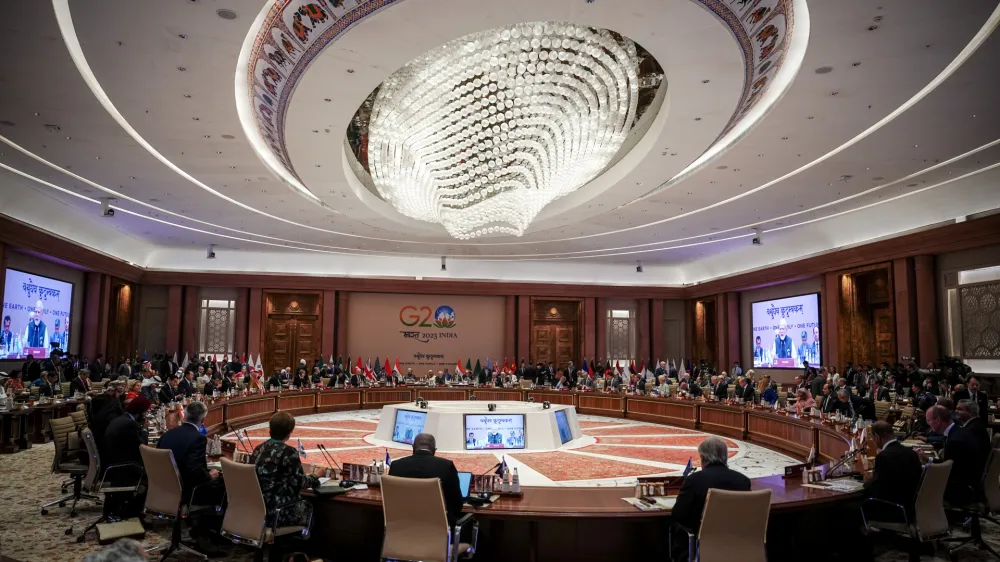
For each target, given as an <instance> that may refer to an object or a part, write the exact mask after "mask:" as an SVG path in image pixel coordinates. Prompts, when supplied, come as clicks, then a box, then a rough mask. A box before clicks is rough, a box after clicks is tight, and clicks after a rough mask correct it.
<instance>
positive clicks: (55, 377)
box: [38, 371, 62, 398]
mask: <svg viewBox="0 0 1000 562" xmlns="http://www.w3.org/2000/svg"><path fill="white" fill-rule="evenodd" d="M60 392H62V389H61V388H59V374H58V373H50V372H48V371H46V372H44V373H42V384H41V385H39V387H38V395H39V396H46V397H48V398H52V397H54V396H55V395H56V394H59V393H60Z"/></svg>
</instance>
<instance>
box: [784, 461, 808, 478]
mask: <svg viewBox="0 0 1000 562" xmlns="http://www.w3.org/2000/svg"><path fill="white" fill-rule="evenodd" d="M808 469H809V463H802V464H793V465H790V466H786V467H785V475H784V476H782V478H786V479H787V478H801V477H802V473H803V472H804V471H806V470H808Z"/></svg>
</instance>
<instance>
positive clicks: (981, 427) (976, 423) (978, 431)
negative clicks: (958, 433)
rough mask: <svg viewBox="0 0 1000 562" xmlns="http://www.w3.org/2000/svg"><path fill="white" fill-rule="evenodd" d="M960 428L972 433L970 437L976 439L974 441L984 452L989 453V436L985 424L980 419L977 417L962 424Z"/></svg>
mask: <svg viewBox="0 0 1000 562" xmlns="http://www.w3.org/2000/svg"><path fill="white" fill-rule="evenodd" d="M962 427H963V428H964V429H965V430H967V431H969V432H971V433H972V436H973V437H975V438H976V441H977V442H979V446H980V447H982V449H983V450H984V451H987V452H989V449H990V434H989V432H987V431H986V422H984V421H983V419H982V418H980V417H978V416H977V417H974V418H972V419H970V420H968V421H966V422H965V423H964V424H962Z"/></svg>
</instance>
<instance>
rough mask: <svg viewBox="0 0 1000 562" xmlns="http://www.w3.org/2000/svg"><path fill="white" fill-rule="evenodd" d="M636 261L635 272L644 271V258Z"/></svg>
mask: <svg viewBox="0 0 1000 562" xmlns="http://www.w3.org/2000/svg"><path fill="white" fill-rule="evenodd" d="M635 263H636V266H635V272H636V273H642V260H639V261H637V262H635Z"/></svg>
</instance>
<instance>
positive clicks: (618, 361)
mask: <svg viewBox="0 0 1000 562" xmlns="http://www.w3.org/2000/svg"><path fill="white" fill-rule="evenodd" d="M615 371H617V372H618V374H622V373H624V372H625V369H623V368H622V361H621V359H615Z"/></svg>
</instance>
